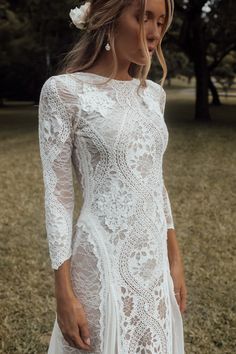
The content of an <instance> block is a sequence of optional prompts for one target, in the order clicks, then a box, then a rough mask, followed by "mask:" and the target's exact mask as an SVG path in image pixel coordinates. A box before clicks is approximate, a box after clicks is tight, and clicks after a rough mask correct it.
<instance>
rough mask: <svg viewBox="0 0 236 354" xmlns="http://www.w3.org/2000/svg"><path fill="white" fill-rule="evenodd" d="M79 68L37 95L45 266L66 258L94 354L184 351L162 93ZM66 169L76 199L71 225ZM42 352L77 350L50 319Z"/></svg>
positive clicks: (179, 353) (156, 88)
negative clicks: (172, 261)
mask: <svg viewBox="0 0 236 354" xmlns="http://www.w3.org/2000/svg"><path fill="white" fill-rule="evenodd" d="M102 82H104V77H102V76H100V75H96V74H92V73H85V72H83V73H82V72H77V73H73V74H63V75H58V76H52V77H51V78H49V79H48V80H47V81H46V82H45V84H44V86H43V88H42V91H41V96H40V105H39V143H40V156H41V161H42V167H43V177H44V186H45V219H46V229H47V239H48V243H49V251H50V259H51V262H52V268H53V269H58V267H59V266H60V265H61V264H62V263H63V262H64V261H65V260H67V259H69V258H70V257H71V279H72V284H73V289H74V292H75V294H76V296H78V298H79V299H80V301H81V302H82V303H83V305H84V309H85V312H86V314H87V318H88V323H89V329H90V338H91V345H92V347H93V348H94V351H93V353H92V354H155V353H157V354H183V353H184V339H183V323H182V316H181V312H180V310H179V307H178V304H177V301H176V299H175V296H174V288H173V281H172V278H171V275H170V270H169V263H168V253H167V229H168V228H174V224H173V218H172V212H171V206H170V201H169V198H168V193H167V190H166V188H165V184H164V179H163V170H162V164H163V154H164V152H165V149H166V147H167V143H168V130H167V127H166V124H165V121H164V118H163V111H164V106H165V99H166V95H165V91H164V90H163V88H162V87H161V86H160V85H159V84H157V83H154V82H153V81H151V80H147V84H148V86H147V87H146V88H145V89H144V88H141V90H140V92H139V93H137V88H138V85H139V80H138V79H132V80H131V81H120V80H114V79H113V80H112V81H110V82H109V83H106V84H105V85H102V86H101V85H100V86H98V85H97V84H98V83H102ZM72 167H74V169H75V173H76V176H77V180H78V182H79V184H80V186H81V190H82V193H83V205H82V209H81V213H80V215H79V217H78V219H77V222H76V224H75V225H73V210H74V190H73V174H72ZM48 353H49V354H67V353H71V354H80V353H81V354H82V353H87V352H85V351H83V350H79V349H75V348H73V347H70V346H69V345H68V343H67V342H66V341H65V339H64V337H63V336H62V333H61V331H60V328H59V326H58V323H57V318H56V315H55V323H54V328H53V331H52V336H51V340H50V345H49V350H48Z"/></svg>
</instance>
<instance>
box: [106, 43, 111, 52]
mask: <svg viewBox="0 0 236 354" xmlns="http://www.w3.org/2000/svg"><path fill="white" fill-rule="evenodd" d="M105 49H106V50H107V51H109V50H111V46H110V44H109V43H108V42H107V44H106V45H105Z"/></svg>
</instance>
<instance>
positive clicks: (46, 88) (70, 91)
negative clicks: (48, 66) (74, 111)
mask: <svg viewBox="0 0 236 354" xmlns="http://www.w3.org/2000/svg"><path fill="white" fill-rule="evenodd" d="M78 93H79V85H78V80H75V77H74V75H73V74H71V73H65V74H64V73H63V74H58V75H52V76H50V77H49V78H48V79H47V80H46V81H45V82H44V84H43V86H42V88H41V94H40V96H41V97H42V96H46V97H50V96H54V97H55V96H57V97H59V98H60V99H62V100H63V101H65V102H69V101H70V99H71V98H74V97H75V96H76V95H77V94H78Z"/></svg>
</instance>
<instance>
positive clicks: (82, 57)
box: [60, 0, 174, 86]
mask: <svg viewBox="0 0 236 354" xmlns="http://www.w3.org/2000/svg"><path fill="white" fill-rule="evenodd" d="M133 1H134V0H90V2H91V7H90V12H89V14H88V18H87V24H86V30H85V31H84V32H83V33H82V36H81V38H80V39H79V41H78V43H76V44H75V45H74V47H73V48H72V50H71V51H70V52H69V53H68V54H67V55H66V56H65V58H64V60H63V62H62V70H60V73H74V72H78V71H83V70H86V69H88V68H90V67H91V66H92V65H93V64H94V63H95V61H96V60H97V59H98V58H99V56H100V54H101V53H102V51H103V50H104V46H105V45H106V43H107V41H109V43H110V46H111V51H112V55H113V59H114V70H113V72H112V74H111V76H110V77H109V79H108V81H109V80H110V79H113V78H114V77H115V76H116V72H117V65H118V61H117V55H116V51H115V32H116V28H117V23H118V21H117V20H118V18H119V16H120V15H121V13H122V11H123V10H124V9H125V8H126V7H127V6H129V5H130V4H131V3H132V2H133ZM138 1H139V2H140V39H141V44H142V46H143V49H144V52H145V53H146V57H147V64H146V65H138V64H135V63H131V65H130V68H129V74H130V75H131V76H132V77H135V78H138V79H140V85H141V86H146V82H145V80H146V78H147V75H148V72H149V70H150V67H151V59H150V55H149V52H148V48H147V44H146V37H145V29H144V15H145V6H146V0H138ZM165 5H166V17H165V23H164V26H163V32H162V35H161V39H160V41H159V43H158V46H157V48H156V50H155V52H156V55H157V58H158V60H159V62H160V64H161V66H162V70H163V77H162V79H161V85H163V84H164V81H165V78H166V76H167V65H166V61H165V58H164V55H163V52H162V48H161V43H162V39H163V37H164V35H165V33H166V31H167V30H168V28H169V26H170V24H171V22H172V19H173V12H174V0H165Z"/></svg>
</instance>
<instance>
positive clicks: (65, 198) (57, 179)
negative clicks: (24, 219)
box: [39, 77, 91, 351]
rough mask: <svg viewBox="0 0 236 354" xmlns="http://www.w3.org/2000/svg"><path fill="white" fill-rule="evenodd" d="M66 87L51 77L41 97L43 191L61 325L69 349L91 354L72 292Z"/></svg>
mask: <svg viewBox="0 0 236 354" xmlns="http://www.w3.org/2000/svg"><path fill="white" fill-rule="evenodd" d="M68 87H69V86H68ZM68 87H67V85H66V83H65V82H64V81H63V77H62V79H61V78H60V77H51V78H50V79H48V80H47V81H46V83H45V84H44V86H43V88H42V91H41V95H40V102H39V143H40V156H41V160H42V168H43V179H44V187H45V217H46V229H47V239H48V243H49V251H50V257H51V264H52V268H53V269H54V274H55V296H56V301H57V322H58V325H59V327H60V329H61V332H62V334H63V336H64V338H65V339H66V341H67V342H68V343H69V345H71V346H73V347H76V348H78V349H84V350H88V351H90V350H91V348H90V345H89V329H88V322H87V319H86V314H85V312H84V310H83V306H82V304H81V303H80V301H79V299H77V297H76V296H75V294H74V293H73V287H72V283H71V274H70V262H71V259H70V258H71V255H72V228H73V210H74V187H73V173H72V149H73V135H74V134H73V130H74V128H73V123H72V116H73V112H72V108H71V107H73V105H72V104H71V102H70V92H69V89H68ZM68 101H69V102H68Z"/></svg>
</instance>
